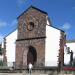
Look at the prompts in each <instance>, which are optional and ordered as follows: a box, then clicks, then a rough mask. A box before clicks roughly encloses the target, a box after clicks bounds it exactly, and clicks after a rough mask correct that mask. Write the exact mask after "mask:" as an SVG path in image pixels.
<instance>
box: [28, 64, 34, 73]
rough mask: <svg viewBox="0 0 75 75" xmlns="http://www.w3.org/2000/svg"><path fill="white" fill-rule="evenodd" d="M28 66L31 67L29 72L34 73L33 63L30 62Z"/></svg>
mask: <svg viewBox="0 0 75 75" xmlns="http://www.w3.org/2000/svg"><path fill="white" fill-rule="evenodd" d="M28 68H29V74H31V73H32V68H33V65H32V64H31V63H29V65H28Z"/></svg>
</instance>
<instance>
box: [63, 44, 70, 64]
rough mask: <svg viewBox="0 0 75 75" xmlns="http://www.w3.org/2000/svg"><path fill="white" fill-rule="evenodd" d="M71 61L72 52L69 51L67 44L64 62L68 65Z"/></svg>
mask: <svg viewBox="0 0 75 75" xmlns="http://www.w3.org/2000/svg"><path fill="white" fill-rule="evenodd" d="M69 62H70V54H68V52H67V45H66V46H65V47H64V64H65V65H68V64H69Z"/></svg>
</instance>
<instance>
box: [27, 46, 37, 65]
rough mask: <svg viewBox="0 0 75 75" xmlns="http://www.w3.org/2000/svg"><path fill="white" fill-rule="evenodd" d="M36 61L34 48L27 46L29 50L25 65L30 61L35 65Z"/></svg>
mask: <svg viewBox="0 0 75 75" xmlns="http://www.w3.org/2000/svg"><path fill="white" fill-rule="evenodd" d="M36 61H37V52H36V49H35V48H34V47H33V46H29V50H28V53H27V65H28V64H29V63H32V64H33V65H35V63H36Z"/></svg>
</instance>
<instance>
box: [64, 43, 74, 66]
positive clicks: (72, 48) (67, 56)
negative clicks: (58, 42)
mask: <svg viewBox="0 0 75 75" xmlns="http://www.w3.org/2000/svg"><path fill="white" fill-rule="evenodd" d="M66 45H67V47H70V51H71V50H72V51H73V59H75V42H70V43H66ZM64 57H65V58H64V63H65V64H66V65H67V64H69V62H70V54H67V53H66V52H65V55H64ZM74 61H75V60H74Z"/></svg>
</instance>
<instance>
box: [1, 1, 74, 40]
mask: <svg viewBox="0 0 75 75" xmlns="http://www.w3.org/2000/svg"><path fill="white" fill-rule="evenodd" d="M30 5H33V6H35V7H37V8H39V9H41V10H43V11H45V12H47V13H48V16H49V18H50V20H51V22H52V25H53V26H54V27H57V28H60V29H62V30H64V31H65V33H66V37H67V39H68V40H74V39H75V0H0V39H2V38H3V37H4V36H5V35H7V34H8V33H10V32H11V31H13V30H14V29H15V28H16V26H17V19H16V18H17V17H18V16H19V15H20V14H21V13H22V12H23V11H24V10H26V9H27V8H28V7H29V6H30Z"/></svg>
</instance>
